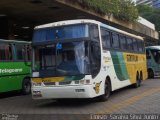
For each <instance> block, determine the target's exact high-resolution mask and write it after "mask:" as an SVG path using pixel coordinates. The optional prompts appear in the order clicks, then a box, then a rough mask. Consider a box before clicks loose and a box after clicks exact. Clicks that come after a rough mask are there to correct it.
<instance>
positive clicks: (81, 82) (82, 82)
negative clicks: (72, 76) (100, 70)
mask: <svg viewBox="0 0 160 120" xmlns="http://www.w3.org/2000/svg"><path fill="white" fill-rule="evenodd" d="M90 83H91V81H90V80H88V79H87V80H77V81H75V84H80V85H85V84H86V85H88V84H90Z"/></svg>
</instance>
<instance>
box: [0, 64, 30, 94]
mask: <svg viewBox="0 0 160 120" xmlns="http://www.w3.org/2000/svg"><path fill="white" fill-rule="evenodd" d="M29 64H31V63H24V62H3V63H0V92H7V91H12V90H19V89H21V88H22V81H23V79H24V78H25V77H26V76H30V75H31V68H30V65H29Z"/></svg>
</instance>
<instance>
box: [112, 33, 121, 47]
mask: <svg viewBox="0 0 160 120" xmlns="http://www.w3.org/2000/svg"><path fill="white" fill-rule="evenodd" d="M112 47H113V48H119V37H118V34H116V33H112Z"/></svg>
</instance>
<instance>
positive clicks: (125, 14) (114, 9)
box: [77, 0, 138, 21]
mask: <svg viewBox="0 0 160 120" xmlns="http://www.w3.org/2000/svg"><path fill="white" fill-rule="evenodd" d="M77 1H78V3H79V4H80V5H82V6H83V7H85V8H87V9H91V10H93V11H95V12H97V13H99V14H101V15H111V14H112V15H113V16H115V17H116V18H118V19H121V20H126V21H135V20H137V18H138V10H137V8H136V7H135V6H134V3H133V2H132V0H77Z"/></svg>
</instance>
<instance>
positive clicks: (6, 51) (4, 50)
mask: <svg viewBox="0 0 160 120" xmlns="http://www.w3.org/2000/svg"><path fill="white" fill-rule="evenodd" d="M0 60H12V47H11V45H9V44H1V45H0Z"/></svg>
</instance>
